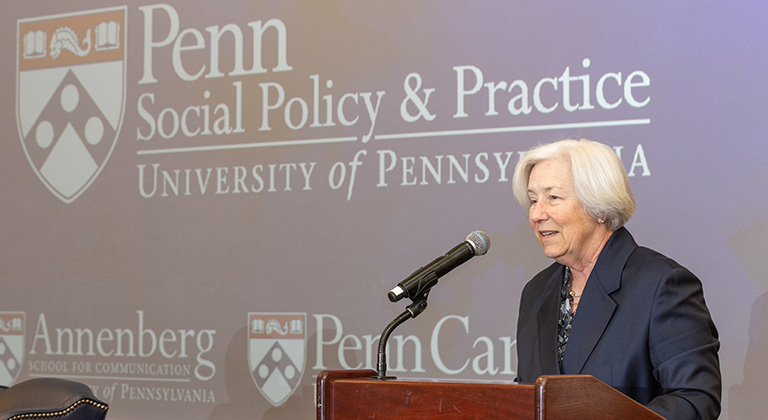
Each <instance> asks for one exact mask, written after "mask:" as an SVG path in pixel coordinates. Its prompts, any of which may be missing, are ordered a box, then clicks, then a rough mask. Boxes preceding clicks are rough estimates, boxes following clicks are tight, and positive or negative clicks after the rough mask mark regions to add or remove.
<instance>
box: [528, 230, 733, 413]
mask: <svg viewBox="0 0 768 420" xmlns="http://www.w3.org/2000/svg"><path fill="white" fill-rule="evenodd" d="M563 270H564V267H563V266H562V265H561V264H558V263H554V264H552V265H551V266H549V267H548V268H546V269H545V270H543V271H542V272H540V273H539V274H537V275H536V276H535V277H534V278H533V279H532V280H531V281H530V282H528V284H527V285H526V286H525V288H524V289H523V294H522V297H521V301H520V316H519V318H518V325H517V355H518V356H517V357H518V376H517V380H518V381H520V382H535V381H536V378H538V377H539V376H541V375H556V374H559V373H560V370H559V368H558V364H557V321H558V313H559V309H560V308H559V306H560V300H559V299H560V297H559V293H560V286H561V284H562V279H563ZM719 347H720V342H719V341H718V334H717V329H716V328H715V324H714V323H713V322H712V318H711V316H710V314H709V310H708V309H707V306H706V304H705V302H704V295H703V292H702V287H701V282H700V281H699V279H698V278H696V276H694V275H693V274H692V273H691V272H690V271H688V270H687V269H685V268H684V267H682V266H680V265H679V264H677V263H676V262H675V261H673V260H671V259H669V258H667V257H665V256H663V255H661V254H659V253H658V252H655V251H653V250H650V249H648V248H643V247H639V246H637V243H635V240H634V239H633V238H632V235H631V234H630V233H629V231H627V230H626V229H625V228H621V229H619V230H617V231H616V232H614V233H613V235H611V238H610V239H609V240H608V243H606V245H605V247H604V248H603V250H602V252H601V253H600V256H599V258H598V260H597V263H596V264H595V267H594V268H593V269H592V273H591V274H590V276H589V279H588V280H587V285H586V287H585V288H584V292H583V293H582V297H581V301H580V302H579V306H578V309H577V311H576V315H575V317H574V318H573V326H572V329H571V333H570V337H569V339H568V347H567V348H566V352H565V356H564V359H563V372H562V373H564V374H587V375H592V376H594V377H596V378H597V379H599V380H601V381H603V382H605V383H606V384H608V385H610V386H612V387H614V388H616V389H618V390H619V391H621V392H623V393H624V394H626V395H628V396H629V397H631V398H633V399H634V400H636V401H638V402H639V403H641V404H644V405H646V406H647V407H648V408H650V409H651V410H653V411H655V412H656V413H658V414H660V415H662V416H664V417H666V418H667V419H669V420H684V419H716V418H717V417H718V416H719V414H720V395H721V376H720V363H719V360H718V355H717V351H718V349H719Z"/></svg>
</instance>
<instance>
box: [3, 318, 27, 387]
mask: <svg viewBox="0 0 768 420" xmlns="http://www.w3.org/2000/svg"><path fill="white" fill-rule="evenodd" d="M23 362H24V312H0V385H2V386H11V385H13V383H14V382H15V381H16V378H18V377H19V372H21V364H22V363H23Z"/></svg>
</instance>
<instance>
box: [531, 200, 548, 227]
mask: <svg viewBox="0 0 768 420" xmlns="http://www.w3.org/2000/svg"><path fill="white" fill-rule="evenodd" d="M528 218H529V219H531V221H532V222H540V221H542V220H544V219H546V218H547V212H546V211H544V209H543V208H542V206H541V204H539V203H533V204H531V208H530V209H528Z"/></svg>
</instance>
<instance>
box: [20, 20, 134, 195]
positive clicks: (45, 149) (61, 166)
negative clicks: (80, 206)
mask: <svg viewBox="0 0 768 420" xmlns="http://www.w3.org/2000/svg"><path fill="white" fill-rule="evenodd" d="M125 26H126V9H125V7H120V8H114V9H101V10H95V11H87V12H79V13H75V14H67V15H56V16H47V17H40V18H33V19H23V20H19V21H18V24H17V43H18V44H17V48H18V51H17V57H16V62H17V69H16V121H17V125H18V128H19V135H20V137H21V144H22V146H23V148H24V152H25V153H26V155H27V159H28V160H29V163H30V164H31V165H32V168H33V169H34V170H35V173H36V174H37V176H38V177H39V178H40V180H41V181H42V182H43V184H45V186H46V187H48V189H49V190H50V191H51V192H52V193H53V194H54V195H56V196H57V197H58V198H59V199H61V200H62V201H64V202H65V203H71V202H72V201H74V200H75V199H76V198H77V197H79V196H80V195H81V194H82V193H83V192H84V191H85V190H86V189H87V188H88V187H89V186H90V185H91V183H92V182H93V181H94V180H95V179H96V177H97V176H98V175H99V173H100V172H101V170H102V169H103V168H104V165H105V164H106V163H107V161H108V160H109V157H110V155H111V154H112V150H113V149H114V147H115V144H116V143H117V137H118V135H119V133H120V127H121V124H122V121H123V115H124V113H125V90H126V88H125V61H126V46H125Z"/></svg>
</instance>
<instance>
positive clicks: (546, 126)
mask: <svg viewBox="0 0 768 420" xmlns="http://www.w3.org/2000/svg"><path fill="white" fill-rule="evenodd" d="M650 123H651V119H650V118H644V119H635V120H616V121H592V122H581V123H562V124H543V125H525V126H518V127H494V128H476V129H464V130H444V131H424V132H418V133H402V134H379V135H376V136H374V139H375V140H396V139H413V138H420V137H447V136H466V135H471V134H497V133H514V132H524V131H545V130H565V129H574V128H597V127H617V126H625V125H643V124H650Z"/></svg>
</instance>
